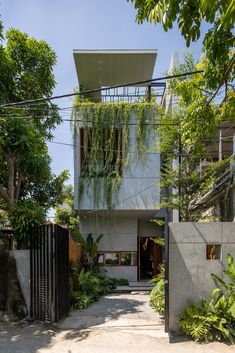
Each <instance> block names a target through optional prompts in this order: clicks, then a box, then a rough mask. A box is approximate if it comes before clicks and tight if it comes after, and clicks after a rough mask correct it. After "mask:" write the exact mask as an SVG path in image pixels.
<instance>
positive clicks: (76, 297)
mask: <svg viewBox="0 0 235 353" xmlns="http://www.w3.org/2000/svg"><path fill="white" fill-rule="evenodd" d="M69 299H70V307H71V308H72V309H76V310H80V309H86V308H88V306H89V305H90V304H91V298H90V296H89V295H88V294H86V293H82V292H78V291H73V290H71V291H70V293H69Z"/></svg>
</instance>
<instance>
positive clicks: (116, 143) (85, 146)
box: [80, 128, 123, 177]
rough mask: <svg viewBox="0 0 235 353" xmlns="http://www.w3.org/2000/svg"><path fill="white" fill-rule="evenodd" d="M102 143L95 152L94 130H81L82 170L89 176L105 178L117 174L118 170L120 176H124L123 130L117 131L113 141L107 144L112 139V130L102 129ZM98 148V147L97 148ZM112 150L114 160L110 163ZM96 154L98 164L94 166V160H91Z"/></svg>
mask: <svg viewBox="0 0 235 353" xmlns="http://www.w3.org/2000/svg"><path fill="white" fill-rule="evenodd" d="M101 131H102V132H101V135H102V138H101V143H100V147H99V148H97V149H96V150H95V151H94V149H93V142H92V140H93V133H94V130H93V129H92V128H86V129H85V128H80V170H81V172H82V173H83V174H85V175H87V176H90V177H92V176H100V177H102V176H104V175H107V174H112V172H116V170H117V168H118V171H119V174H120V175H121V174H122V163H121V161H122V155H123V153H122V149H123V142H122V129H115V130H114V133H113V139H112V140H111V142H109V143H107V140H108V139H109V137H110V134H111V129H101ZM95 148H96V147H95ZM110 150H112V152H113V155H112V160H111V161H110ZM93 153H95V154H96V164H95V165H92V164H93V163H92V161H93V160H92V159H91V158H89V156H90V155H91V154H93ZM118 159H120V163H119V165H118V163H117V162H118Z"/></svg>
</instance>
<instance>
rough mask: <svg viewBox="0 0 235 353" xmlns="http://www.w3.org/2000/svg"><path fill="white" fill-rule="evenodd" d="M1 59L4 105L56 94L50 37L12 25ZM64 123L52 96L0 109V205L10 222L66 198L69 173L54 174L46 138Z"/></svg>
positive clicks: (0, 48)
mask: <svg viewBox="0 0 235 353" xmlns="http://www.w3.org/2000/svg"><path fill="white" fill-rule="evenodd" d="M0 59H1V60H0V74H1V80H0V103H1V104H3V103H9V102H15V101H22V100H28V99H37V98H42V97H47V96H50V95H52V93H53V89H54V87H55V78H54V74H53V67H54V65H55V63H56V54H55V53H54V51H53V50H52V49H51V48H50V47H49V45H48V44H47V43H46V42H44V41H37V40H36V39H35V38H30V37H29V36H28V35H27V34H26V33H21V32H20V31H19V30H17V29H10V30H9V31H7V33H6V45H5V47H4V46H3V44H1V45H0ZM60 122H61V118H60V116H59V111H58V107H57V106H56V105H55V104H52V103H50V101H45V102H44V103H41V104H31V105H23V106H16V107H9V108H2V109H0V162H1V164H0V209H2V210H4V211H5V212H7V215H8V217H9V218H10V220H11V223H12V224H17V217H23V214H25V215H26V214H28V218H32V215H33V214H34V215H35V217H36V216H37V215H38V220H40V221H41V219H42V214H43V213H44V214H45V212H46V210H47V209H49V208H50V207H54V206H55V205H57V204H60V203H62V202H63V196H62V195H63V183H64V181H65V180H66V179H67V178H68V172H67V171H64V172H63V173H61V174H60V175H59V176H57V177H56V176H55V175H53V174H52V172H51V167H50V162H51V159H50V157H49V155H48V149H47V145H46V141H45V140H46V139H51V138H52V137H53V135H52V132H53V129H55V127H56V125H57V124H59V123H60ZM37 207H39V208H40V209H39V208H38V212H36V209H37ZM34 209H35V212H34V213H32V212H31V213H30V212H29V211H30V210H31V211H33V210H34ZM21 211H22V212H21ZM21 219H22V218H21ZM18 221H19V220H18ZM18 223H20V222H18ZM21 223H27V222H25V220H24V221H22V222H21Z"/></svg>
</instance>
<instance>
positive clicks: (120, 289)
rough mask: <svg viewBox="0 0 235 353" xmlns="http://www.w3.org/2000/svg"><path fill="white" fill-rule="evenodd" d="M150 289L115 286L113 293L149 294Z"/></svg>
mask: <svg viewBox="0 0 235 353" xmlns="http://www.w3.org/2000/svg"><path fill="white" fill-rule="evenodd" d="M151 289H152V287H146V286H142V287H140V286H137V287H132V286H130V285H129V286H117V287H116V288H115V289H114V292H119V293H120V292H145V293H146V292H148V293H149V292H150V291H151Z"/></svg>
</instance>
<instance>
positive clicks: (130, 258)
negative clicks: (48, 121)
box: [120, 252, 136, 266]
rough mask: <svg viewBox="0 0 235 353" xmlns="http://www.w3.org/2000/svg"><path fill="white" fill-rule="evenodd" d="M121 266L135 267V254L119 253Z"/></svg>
mask: <svg viewBox="0 0 235 353" xmlns="http://www.w3.org/2000/svg"><path fill="white" fill-rule="evenodd" d="M120 265H121V266H135V265H136V253H128V252H122V253H121V261H120Z"/></svg>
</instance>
